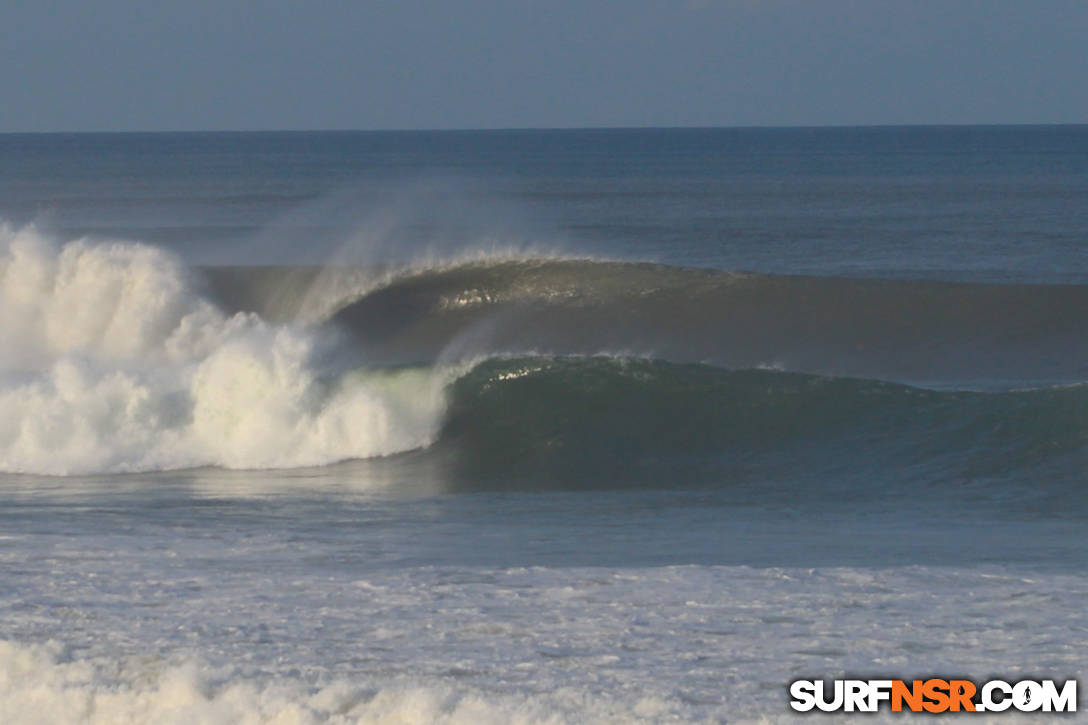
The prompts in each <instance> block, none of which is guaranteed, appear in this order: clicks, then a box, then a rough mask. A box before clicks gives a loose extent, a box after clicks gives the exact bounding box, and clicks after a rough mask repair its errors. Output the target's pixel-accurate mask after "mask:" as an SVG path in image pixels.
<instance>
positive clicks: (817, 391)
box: [0, 227, 1088, 480]
mask: <svg viewBox="0 0 1088 725" xmlns="http://www.w3.org/2000/svg"><path fill="white" fill-rule="evenodd" d="M0 238H2V243H0V250H2V252H0V305H2V306H0V333H2V335H3V338H4V340H5V341H7V343H8V344H7V345H5V347H4V349H3V350H2V351H0V470H4V471H8V472H23V473H36V474H59V475H65V474H76V473H95V472H120V471H149V470H168V469H180V468H195V467H207V466H214V467H224V468H291V467H300V466H320V465H326V464H330V463H334V462H337V461H342V460H347V459H363V458H374V457H382V456H389V455H392V454H397V453H404V452H408V451H413V450H419V449H426V453H425V454H420V455H426V456H428V457H429V459H430V460H432V461H437V462H438V463H439V465H443V466H448V467H449V469H450V470H451V471H453V472H455V473H456V474H457V475H459V476H461V477H462V478H472V477H486V476H487V475H488V474H489V473H495V472H497V473H499V474H500V476H505V477H509V476H511V475H513V474H514V472H517V471H521V472H526V471H528V472H535V473H536V474H537V475H538V476H546V477H547V476H550V477H552V478H555V479H562V480H576V479H579V478H593V477H594V476H595V477H596V478H597V479H598V480H599V479H601V478H602V476H601V475H600V473H601V471H604V470H607V469H608V467H609V466H615V465H616V462H617V461H622V462H623V464H624V465H627V466H628V467H629V466H630V465H632V462H634V463H638V462H645V461H652V460H667V461H669V464H668V466H666V468H669V467H670V466H671V470H673V471H678V470H680V468H678V465H679V464H678V463H677V461H678V459H679V458H685V459H691V458H692V457H695V458H698V459H699V460H701V461H708V460H712V461H717V462H719V463H720V462H721V461H722V460H729V461H732V462H736V461H744V460H751V459H752V458H753V457H758V456H760V455H761V452H768V451H770V452H773V453H774V455H780V454H781V453H782V452H783V451H786V450H791V449H796V448H798V447H809V448H812V447H816V448H821V447H822V449H823V450H825V451H826V452H827V455H828V456H829V457H830V458H835V457H840V458H841V450H842V446H859V445H864V446H866V448H867V449H868V450H869V451H870V456H869V457H868V459H867V460H871V461H883V462H884V463H885V464H886V463H887V462H888V461H900V462H902V464H903V465H904V466H909V465H914V464H916V463H917V462H924V463H925V464H926V465H931V466H936V467H938V468H940V469H941V471H942V472H943V473H944V474H949V473H951V474H952V475H955V476H959V477H964V476H966V477H975V476H979V475H998V474H1001V473H1003V472H1008V471H1016V470H1023V469H1024V468H1025V467H1030V466H1037V465H1040V464H1041V462H1049V461H1053V460H1057V459H1060V458H1062V457H1069V456H1079V455H1080V453H1081V451H1082V450H1083V448H1084V444H1085V442H1086V440H1088V416H1086V411H1088V398H1086V397H1085V396H1086V395H1088V393H1086V392H1085V388H1084V387H1083V386H1080V385H1078V384H1076V383H1077V382H1078V381H1079V380H1081V379H1083V375H1084V366H1085V365H1086V363H1085V362H1084V361H1085V360H1088V355H1085V354H1084V353H1088V335H1085V334H1084V332H1083V320H1084V319H1088V317H1086V314H1085V313H1088V288H1084V287H1080V286H1039V285H1035V286H1032V285H980V284H953V283H939V282H903V281H890V280H846V279H820V278H804V277H769V276H760V275H745V274H738V273H728V272H717V271H711V270H696V269H685V268H675V267H664V266H660V265H654V264H635V263H619V262H603V261H591V260H577V259H520V260H518V259H511V258H510V257H508V256H502V257H499V258H496V259H490V260H489V259H483V260H480V259H477V260H470V261H465V260H461V261H458V262H456V263H448V264H442V263H436V264H431V265H428V266H422V267H421V266H419V265H416V266H410V267H406V268H401V269H351V268H345V269H336V268H332V269H319V268H304V267H296V268H270V267H251V268H237V267H235V268H224V267H220V268H214V269H205V270H196V269H192V268H189V267H187V266H186V265H185V264H183V263H182V262H181V261H180V260H178V259H177V258H175V257H173V256H172V255H170V254H168V253H167V252H165V251H163V250H160V249H156V248H153V247H149V246H145V245H140V244H133V243H123V242H112V243H110V242H90V241H87V240H77V241H73V242H69V243H66V244H55V243H52V242H51V241H49V240H48V239H46V238H44V237H43V236H42V235H41V234H39V233H38V232H37V231H36V230H35V229H34V228H32V227H28V228H22V229H13V228H10V227H3V228H0ZM919 382H921V383H925V384H926V385H928V386H929V387H919V386H918V385H917V383H919ZM964 388H973V389H974V391H973V392H972V391H971V390H964ZM1018 388H1036V389H1033V390H1020V391H1018V390H1017V389H1018ZM836 451H838V452H836ZM715 465H717V464H715ZM881 465H883V464H881ZM1078 465H1079V464H1078ZM714 475H715V476H717V475H718V472H715V474H714Z"/></svg>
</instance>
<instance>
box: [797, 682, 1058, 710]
mask: <svg viewBox="0 0 1088 725" xmlns="http://www.w3.org/2000/svg"><path fill="white" fill-rule="evenodd" d="M790 698H791V699H790V707H792V708H793V709H794V710H796V711H798V712H809V711H811V710H821V711H823V712H877V711H878V710H879V709H880V708H881V706H883V705H884V704H885V703H886V704H887V706H888V707H890V708H891V711H892V712H904V711H906V712H928V713H944V712H1005V711H1006V710H1014V711H1019V712H1076V711H1077V681H1076V680H1066V681H1065V682H1063V683H1060V684H1059V683H1057V682H1055V681H1054V680H1020V681H1019V682H1006V681H1004V680H990V681H988V682H983V683H981V684H977V683H974V682H972V681H971V680H942V679H938V678H931V679H928V680H910V681H906V680H834V681H832V682H824V681H823V680H797V681H795V682H791V683H790Z"/></svg>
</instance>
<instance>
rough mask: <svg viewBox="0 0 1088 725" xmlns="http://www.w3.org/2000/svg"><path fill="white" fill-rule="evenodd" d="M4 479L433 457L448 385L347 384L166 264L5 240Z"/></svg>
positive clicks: (112, 249) (422, 375) (0, 399)
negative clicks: (398, 455) (219, 305)
mask: <svg viewBox="0 0 1088 725" xmlns="http://www.w3.org/2000/svg"><path fill="white" fill-rule="evenodd" d="M0 338H2V339H3V340H4V343H5V344H4V347H3V350H2V351H0V470H4V471H11V472H24V473H42V474H61V475H63V474H71V473H89V472H119V471H141V470H157V469H171V468H188V467H199V466H209V465H214V466H226V467H233V468H270V467H293V466H307V465H320V464H325V463H330V462H333V461H337V460H343V459H348V458H365V457H371V456H380V455H388V454H391V453H395V452H398V451H404V450H408V449H412V448H416V447H419V446H424V445H427V444H428V443H430V442H431V441H432V440H433V439H434V436H435V435H436V433H437V429H438V425H439V423H440V420H441V416H442V413H443V411H444V406H445V401H444V396H443V388H444V384H445V382H446V380H447V374H445V373H442V372H441V371H407V372H402V373H398V374H393V373H370V374H360V373H356V374H350V375H347V374H344V373H343V371H337V370H326V369H323V367H322V360H323V359H325V357H327V353H328V352H329V348H330V346H333V345H335V340H334V339H332V338H331V336H330V333H328V332H326V331H323V330H321V329H318V328H314V327H304V326H274V325H270V324H268V323H266V322H264V321H262V320H260V319H258V318H257V317H255V316H253V315H248V314H238V315H234V316H232V317H228V316H225V315H223V314H222V313H221V312H220V311H219V310H218V309H216V307H215V306H214V305H213V304H212V303H211V302H210V301H208V300H207V299H206V298H205V297H204V296H203V295H202V294H201V293H200V289H199V287H198V286H197V285H196V284H194V281H193V280H192V278H191V275H190V274H189V270H188V269H187V268H186V267H185V265H184V264H183V263H182V262H181V261H180V260H178V259H177V258H175V257H174V256H172V255H170V254H168V253H166V252H164V251H162V250H160V249H156V248H153V247H148V246H144V245H140V244H133V243H123V242H112V243H92V242H89V241H87V240H77V241H73V242H69V243H67V244H63V245H57V244H54V243H52V242H51V241H50V240H49V239H47V238H45V237H44V236H43V235H42V234H40V233H39V232H38V231H37V230H36V229H34V228H33V227H25V228H22V229H13V228H11V227H10V226H0Z"/></svg>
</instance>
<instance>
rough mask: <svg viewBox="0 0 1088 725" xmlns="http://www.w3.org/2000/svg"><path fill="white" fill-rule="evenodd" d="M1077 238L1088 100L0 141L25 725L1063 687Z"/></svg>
mask: <svg viewBox="0 0 1088 725" xmlns="http://www.w3.org/2000/svg"><path fill="white" fill-rule="evenodd" d="M1086 250H1088V127H1085V126H1039V127H1030V126H1023V127H1013V126H1008V127H902V128H895V127H880V128H795V129H786V128H783V129H630V130H555V131H530V130H526V131H478V132H297V133H179V134H170V133H163V134H74V135H62V134H40V135H0V333H2V340H3V346H2V348H0V471H2V472H0V722H3V723H7V724H11V725H22V724H34V725H39V724H46V723H50V724H51V723H57V724H61V723H98V724H102V725H114V724H116V723H185V724H186V725H193V724H194V723H207V724H209V725H211V724H214V725H227V724H233V723H247V724H248V723H254V724H255V723H269V724H272V723H276V724H278V725H294V724H298V725H302V724H306V725H309V724H318V723H330V724H332V723H336V724H344V725H347V724H357V723H359V724H361V723H367V724H372V725H379V724H384V723H402V724H403V723H445V724H448V725H483V724H487V723H496V724H498V723H501V724H503V725H506V724H508V723H518V724H523V725H530V724H536V723H540V724H541V725H544V724H547V725H561V724H565V723H689V722H690V723H742V722H752V723H757V722H758V723H786V722H793V721H795V720H797V719H805V718H804V717H803V716H801V715H799V714H798V713H795V712H794V711H792V710H791V709H790V706H789V700H790V695H789V683H790V682H792V681H794V680H797V679H835V678H844V677H857V678H862V679H869V678H895V679H905V680H910V679H926V678H929V677H948V676H956V677H965V678H968V679H972V680H974V681H976V682H982V681H985V680H988V679H994V678H997V679H1003V680H1008V681H1016V680H1021V679H1042V678H1047V679H1054V680H1065V679H1072V678H1076V677H1078V676H1080V675H1081V674H1082V673H1083V672H1084V671H1085V668H1086V665H1088V620H1086V618H1085V614H1084V613H1085V601H1086V597H1088V580H1086V579H1085V576H1084V575H1085V572H1086V571H1088V527H1086V524H1088V498H1086V495H1085V491H1086V488H1085V474H1084V471H1085V466H1086V464H1088V387H1086V386H1085V383H1086V381H1088V326H1086V323H1085V320H1088V254H1086ZM1084 707H1085V704H1084V703H1083V701H1082V704H1081V709H1082V710H1083V709H1084ZM1018 717H1022V718H1023V719H1025V720H1027V721H1029V722H1036V721H1039V720H1040V718H1042V717H1044V716H1040V715H1037V714H1036V715H1023V716H1017V715H1009V714H1002V715H993V716H992V720H993V721H994V722H999V723H1009V722H1016V721H1017V718H1018ZM1073 717H1074V718H1075V717H1077V716H1073ZM817 719H818V720H820V721H825V720H826V721H831V720H836V721H837V719H845V720H850V719H851V718H850V716H847V715H841V716H826V717H823V718H817ZM867 719H868V720H869V721H872V722H876V721H881V720H885V719H887V720H891V721H899V720H904V719H906V720H910V719H911V718H910V717H909V716H907V715H903V714H900V713H892V712H889V711H887V710H885V711H883V712H882V713H880V714H879V715H876V716H868V718H867ZM971 720H972V721H973V722H985V721H987V717H986V716H975V717H973V718H971Z"/></svg>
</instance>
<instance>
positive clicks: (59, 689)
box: [0, 641, 690, 725]
mask: <svg viewBox="0 0 1088 725" xmlns="http://www.w3.org/2000/svg"><path fill="white" fill-rule="evenodd" d="M682 710H683V707H682V706H681V705H678V703H676V702H670V701H667V700H664V699H661V698H658V697H655V696H652V695H643V696H634V697H631V698H629V699H626V700H621V699H609V698H604V697H601V696H598V695H593V694H590V693H587V692H585V691H581V690H578V689H575V688H563V689H560V690H557V691H553V692H550V693H546V694H540V695H532V694H524V693H519V694H498V693H494V692H484V691H479V690H474V689H470V688H466V687H456V686H453V685H451V684H448V683H441V682H432V683H410V682H408V683H384V684H380V685H377V686H374V685H365V684H355V683H350V682H344V681H340V682H334V683H331V684H328V685H325V686H317V687H315V686H308V685H306V684H305V683H304V682H302V681H301V680H299V679H297V678H296V679H293V680H278V681H262V680H253V679H247V678H244V677H242V676H239V675H237V674H236V673H233V672H230V671H226V672H224V671H218V672H217V671H214V670H212V669H211V668H209V667H207V666H205V665H202V664H201V663H199V662H196V661H190V662H185V663H180V664H172V665H167V664H165V663H163V662H161V661H156V660H150V659H147V660H143V661H140V660H129V661H105V662H103V661H93V660H80V659H72V658H70V657H69V656H68V655H67V653H66V652H65V651H64V648H63V647H61V646H60V645H59V644H57V643H55V642H49V643H46V644H44V645H22V644H16V643H11V642H4V641H0V722H4V723H5V724H6V725H69V724H70V725H118V724H119V723H133V724H137V723H139V724H143V723H147V724H149V725H150V724H152V723H154V725H170V724H171V723H177V724H178V725H258V724H267V725H318V724H321V723H327V724H329V725H385V724H389V725H392V724H396V725H412V724H415V723H419V724H420V725H424V724H434V725H538V724H539V725H563V724H564V723H584V724H585V725H593V724H594V723H602V724H603V723H657V722H666V721H667V722H672V723H683V722H690V720H689V719H688V718H686V717H684V715H683V712H682Z"/></svg>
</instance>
